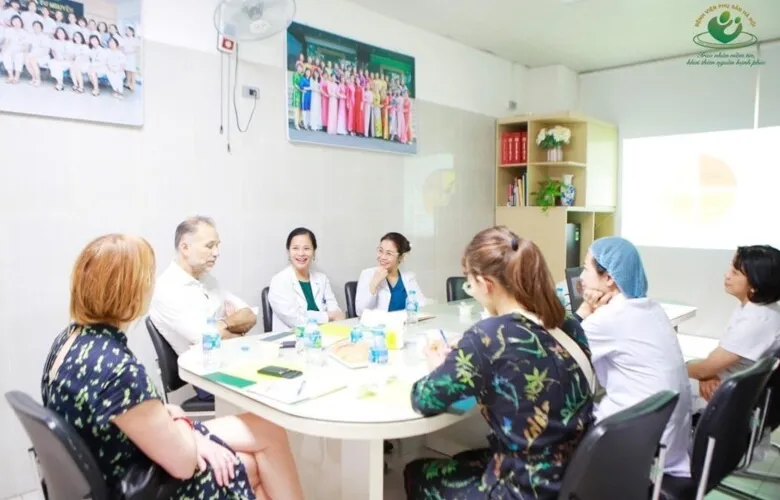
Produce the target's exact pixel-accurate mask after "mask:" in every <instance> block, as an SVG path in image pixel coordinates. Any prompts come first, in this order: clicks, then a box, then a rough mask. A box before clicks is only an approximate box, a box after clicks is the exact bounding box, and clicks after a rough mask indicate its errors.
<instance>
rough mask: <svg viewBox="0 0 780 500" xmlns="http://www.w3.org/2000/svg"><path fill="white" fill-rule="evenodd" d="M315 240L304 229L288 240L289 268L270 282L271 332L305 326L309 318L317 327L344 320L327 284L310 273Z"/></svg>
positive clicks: (325, 279)
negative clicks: (314, 321)
mask: <svg viewBox="0 0 780 500" xmlns="http://www.w3.org/2000/svg"><path fill="white" fill-rule="evenodd" d="M316 251H317V237H316V236H314V233H313V232H312V231H311V230H309V229H306V228H305V227H299V228H295V229H293V230H292V231H291V232H290V234H289V235H288V236H287V253H288V258H289V261H290V265H289V266H287V267H286V268H284V269H283V270H282V271H280V272H279V273H277V274H276V275H275V276H274V277H273V278H272V279H271V285H270V287H269V291H268V302H270V304H271V309H273V311H274V315H273V331H274V332H282V331H287V330H290V329H292V328H295V327H296V326H301V325H304V324H306V321H307V320H308V318H310V317H314V318H316V319H317V322H318V323H327V322H329V321H338V320H342V319H344V318H345V317H346V315H345V314H344V313H343V312H342V311H341V308H340V307H339V304H338V302H337V301H336V296H335V295H334V294H333V289H332V288H331V286H330V280H328V277H327V276H325V274H324V273H321V272H319V271H316V270H314V269H312V265H313V263H314V254H315V252H316Z"/></svg>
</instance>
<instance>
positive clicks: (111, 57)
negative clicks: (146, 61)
mask: <svg viewBox="0 0 780 500" xmlns="http://www.w3.org/2000/svg"><path fill="white" fill-rule="evenodd" d="M126 66H127V56H126V55H125V53H124V52H122V49H120V48H119V42H118V41H117V39H116V38H114V37H111V38H110V39H109V40H108V52H107V55H106V77H107V78H108V83H109V84H110V85H111V89H112V90H113V91H114V97H116V98H117V99H123V98H124V97H123V95H124V91H125V68H126Z"/></svg>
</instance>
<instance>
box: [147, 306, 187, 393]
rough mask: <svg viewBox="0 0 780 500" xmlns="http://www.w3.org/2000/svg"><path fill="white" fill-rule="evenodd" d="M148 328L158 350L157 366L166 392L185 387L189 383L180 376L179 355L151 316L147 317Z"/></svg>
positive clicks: (156, 350) (155, 348) (153, 343)
mask: <svg viewBox="0 0 780 500" xmlns="http://www.w3.org/2000/svg"><path fill="white" fill-rule="evenodd" d="M146 330H147V331H148V332H149V337H151V339H152V345H153V346H154V350H155V352H157V366H158V367H159V368H160V379H161V380H162V384H163V390H164V391H165V393H166V394H168V393H169V392H173V391H175V390H177V389H180V388H181V387H184V386H185V385H186V384H187V383H186V382H185V381H183V380H182V379H181V378H180V377H179V355H178V354H176V351H174V350H173V347H171V344H169V343H168V341H167V340H165V337H163V336H162V335H161V334H160V331H159V330H158V329H157V327H156V326H154V323H152V318H150V317H149V316H147V317H146Z"/></svg>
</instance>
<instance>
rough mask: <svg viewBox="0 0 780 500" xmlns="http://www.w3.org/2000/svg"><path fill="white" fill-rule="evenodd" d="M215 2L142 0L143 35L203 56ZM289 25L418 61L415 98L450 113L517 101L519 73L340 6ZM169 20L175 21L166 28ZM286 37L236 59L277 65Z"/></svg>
mask: <svg viewBox="0 0 780 500" xmlns="http://www.w3.org/2000/svg"><path fill="white" fill-rule="evenodd" d="M216 4H217V2H216V1H215V0H211V1H209V0H165V1H149V0H147V1H146V2H144V26H145V29H144V31H145V34H146V37H147V38H148V39H150V40H155V41H157V42H161V43H165V44H170V45H177V46H182V47H187V48H190V49H195V50H201V51H205V52H214V51H215V50H216V49H215V47H216V34H215V30H214V26H213V13H214V12H213V9H214V5H216ZM297 9H298V10H297V12H296V15H295V20H296V21H297V22H299V23H302V24H308V25H310V26H313V27H316V28H320V29H323V30H326V31H331V32H333V33H336V34H339V35H342V36H346V37H349V38H353V39H355V40H358V41H361V42H364V43H369V44H372V45H376V46H378V47H382V48H386V49H389V50H393V51H396V52H401V53H404V54H409V55H412V56H414V57H415V59H416V71H417V88H416V90H417V98H418V99H422V100H426V101H429V102H433V103H437V104H443V105H445V106H452V107H455V108H460V109H464V110H467V111H474V112H476V113H483V114H486V115H490V116H496V117H499V116H504V115H505V114H506V113H507V103H508V102H509V101H510V100H514V101H520V100H521V96H522V94H523V89H522V85H523V82H524V72H525V69H526V68H525V67H523V66H520V65H516V64H512V63H510V62H508V61H505V60H503V59H500V58H498V57H496V56H493V55H490V54H487V53H484V52H481V51H478V50H476V49H472V48H470V47H466V46H465V45H462V44H460V43H457V42H455V41H452V40H449V39H446V38H444V37H441V36H438V35H433V34H430V33H428V32H426V31H423V30H421V29H419V28H416V27H413V26H409V25H406V24H403V23H401V22H399V21H396V20H393V19H389V18H387V17H384V16H381V15H379V14H376V13H374V12H372V11H370V10H368V9H365V8H363V7H360V6H358V5H355V4H353V3H350V2H344V1H342V0H297ZM172 19H177V22H175V23H172V22H171V20H172ZM284 44H285V38H284V37H283V36H281V35H280V36H276V37H274V38H272V39H269V40H264V41H261V42H253V43H247V44H244V45H242V46H241V47H240V48H239V50H240V54H241V57H242V59H247V60H249V61H253V62H257V63H260V64H267V65H269V66H278V67H282V66H283V65H284V64H285V57H284Z"/></svg>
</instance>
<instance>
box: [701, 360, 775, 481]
mask: <svg viewBox="0 0 780 500" xmlns="http://www.w3.org/2000/svg"><path fill="white" fill-rule="evenodd" d="M776 364H777V360H776V359H774V358H772V357H767V358H764V359H762V360H760V361H758V362H756V363H755V364H754V365H753V366H752V367H750V368H748V369H747V370H744V371H742V372H739V373H736V374H734V375H732V376H731V377H729V378H727V379H726V380H724V381H723V383H721V384H720V386H719V387H718V389H717V390H716V391H715V394H713V395H712V399H711V400H710V402H709V404H707V408H705V409H704V413H703V414H702V416H701V418H700V419H699V423H698V425H697V426H696V432H695V433H694V435H693V453H692V456H691V476H692V477H693V479H694V480H695V481H696V482H697V483H699V481H700V479H701V477H702V473H703V470H704V465H705V459H706V455H707V446H708V442H709V439H710V438H713V439H715V450H714V453H712V460H711V463H710V468H709V475H708V478H707V486H706V489H705V493H706V492H708V491H710V490H711V489H712V488H714V487H715V486H717V485H718V484H720V482H721V481H722V480H723V479H724V478H725V477H726V476H728V475H729V474H731V473H732V472H734V470H736V468H737V466H738V465H739V463H740V461H741V460H742V457H743V456H744V455H745V452H747V450H748V446H749V436H750V430H751V421H752V417H753V413H754V411H755V408H756V407H757V406H759V404H760V403H759V399H760V396H761V393H762V392H763V390H764V388H765V387H766V383H767V381H768V380H769V377H770V376H771V375H772V371H773V370H774V369H775V365H776Z"/></svg>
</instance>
